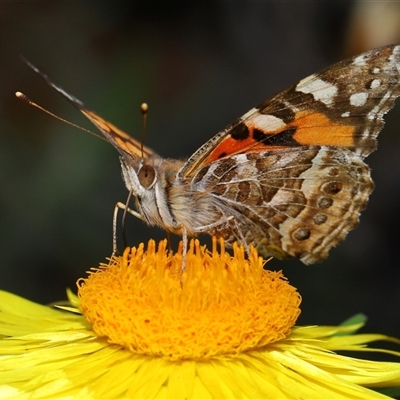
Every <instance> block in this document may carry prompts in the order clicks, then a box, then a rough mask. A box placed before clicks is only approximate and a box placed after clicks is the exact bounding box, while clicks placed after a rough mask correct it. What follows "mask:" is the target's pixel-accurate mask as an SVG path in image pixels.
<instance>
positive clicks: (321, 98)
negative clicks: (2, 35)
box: [28, 45, 400, 264]
mask: <svg viewBox="0 0 400 400" xmlns="http://www.w3.org/2000/svg"><path fill="white" fill-rule="evenodd" d="M28 65H29V66H30V67H31V68H32V69H33V70H34V71H36V72H37V73H38V74H40V75H41V76H42V77H43V78H44V79H45V80H46V82H47V83H48V84H49V85H50V86H52V87H53V88H54V89H55V90H56V91H57V92H59V93H60V94H61V95H63V96H64V97H65V98H66V99H67V100H68V101H69V102H70V103H72V104H73V105H74V106H75V107H76V108H78V109H79V110H80V111H81V112H82V114H83V115H85V116H86V117H87V118H88V119H89V120H90V121H91V122H92V123H93V124H94V125H95V126H96V127H97V128H98V129H99V131H100V132H101V133H102V135H104V137H105V139H106V140H107V141H108V142H110V143H111V144H112V145H113V146H114V147H115V148H116V149H117V150H118V152H119V154H120V162H121V167H122V176H123V180H124V182H125V185H126V188H127V189H128V191H129V193H130V194H131V195H132V196H133V197H134V198H135V208H136V209H135V210H134V209H131V208H128V206H127V205H126V206H125V205H124V204H122V203H118V205H119V207H120V208H125V209H126V210H127V211H128V212H129V213H131V214H132V215H134V216H136V217H138V218H139V219H141V220H142V221H144V222H145V223H147V224H149V225H158V226H160V227H162V228H164V229H165V230H167V231H168V232H172V233H175V234H178V235H182V237H183V244H184V247H185V246H187V240H188V236H196V235H198V234H200V233H207V234H210V235H215V236H217V237H223V238H224V239H225V242H226V243H227V244H228V245H229V244H232V243H233V242H235V241H238V242H240V243H241V244H243V245H244V246H245V247H246V248H248V246H249V245H254V246H255V247H256V248H257V249H258V251H259V253H260V254H261V255H263V256H264V257H268V256H274V257H277V258H279V259H285V258H298V259H300V260H301V261H302V262H303V263H305V264H312V263H316V262H320V261H322V260H324V259H325V258H326V257H327V256H328V253H329V251H330V249H331V248H332V247H334V246H336V245H337V244H338V243H340V242H341V241H342V240H343V239H344V238H345V236H346V235H347V233H348V232H349V231H350V230H351V229H353V228H354V227H355V226H356V225H357V224H358V222H359V215H360V212H361V211H362V210H363V209H364V208H365V207H366V204H367V201H368V197H369V195H370V193H371V191H372V190H373V187H374V184H373V182H372V179H371V176H370V169H369V167H368V165H367V164H365V163H364V161H363V160H364V158H365V157H366V156H368V155H369V154H370V153H371V152H372V151H374V150H375V149H376V146H377V140H376V138H377V135H378V133H379V132H380V131H381V129H382V127H383V124H384V121H383V115H384V114H385V113H386V112H387V111H389V110H390V109H391V108H392V107H393V106H394V100H395V99H396V97H398V96H399V95H400V82H399V79H400V45H391V46H385V47H381V48H378V49H375V50H371V51H368V52H366V53H364V54H361V55H359V56H356V57H353V58H350V59H347V60H344V61H341V62H339V63H337V64H335V65H333V66H331V67H329V68H327V69H325V70H323V71H321V72H319V73H315V74H313V75H310V76H309V77H307V78H305V79H302V80H301V81H299V82H298V83H296V84H295V85H293V86H291V87H289V88H288V89H286V90H284V91H282V92H280V93H278V94H277V95H275V96H273V97H271V98H269V99H268V100H266V101H264V102H263V103H261V104H260V105H258V106H257V107H255V108H253V109H251V110H250V111H249V112H247V113H246V114H244V115H243V116H242V117H240V118H239V119H237V120H236V121H234V122H233V123H231V124H230V125H229V126H227V127H226V128H225V129H223V130H221V131H220V132H218V133H217V134H216V135H215V136H214V137H212V138H211V139H210V140H208V141H207V142H206V143H205V144H204V145H203V146H201V147H200V148H199V149H198V150H197V151H195V152H194V154H192V155H191V156H190V157H189V158H188V159H187V160H186V161H181V160H173V159H165V158H162V157H160V156H159V155H157V154H156V153H155V152H154V151H153V150H151V149H149V148H147V147H145V146H142V145H141V143H140V142H139V141H137V140H135V139H134V138H132V137H131V136H129V135H128V134H126V133H125V132H123V131H122V130H120V129H119V128H117V127H116V126H114V125H113V124H111V123H110V122H108V121H106V120H104V119H103V118H102V117H100V116H99V115H97V114H96V113H94V112H93V111H91V110H89V109H88V108H86V107H85V105H84V104H83V103H82V102H81V101H80V100H78V99H76V98H75V97H73V96H71V95H70V94H68V93H67V92H65V91H64V90H63V89H62V88H61V87H59V86H57V85H55V84H54V83H53V82H52V81H51V80H50V79H49V78H48V76H47V75H45V74H43V73H42V72H41V71H39V70H38V69H37V68H36V67H35V66H34V65H32V64H30V63H29V62H28ZM115 218H116V217H114V226H115V225H116V223H115Z"/></svg>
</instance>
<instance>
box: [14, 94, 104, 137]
mask: <svg viewBox="0 0 400 400" xmlns="http://www.w3.org/2000/svg"><path fill="white" fill-rule="evenodd" d="M15 96H16V97H17V98H18V99H20V100H22V101H23V102H24V103H26V104H28V105H30V106H33V107H35V108H37V109H39V110H40V111H43V112H44V113H46V114H48V115H50V116H52V117H53V118H55V119H58V120H59V121H61V122H64V123H66V124H68V125H71V126H73V127H74V128H77V129H79V130H81V131H84V132H87V133H90V134H91V135H93V136H96V137H97V138H99V139H101V140H104V141H106V140H105V139H104V138H103V137H102V136H100V135H98V134H97V133H94V132H92V131H90V130H89V129H86V128H83V127H82V126H79V125H77V124H74V123H73V122H70V121H67V120H66V119H64V118H61V117H59V116H58V115H56V114H53V113H52V112H50V111H49V110H46V109H45V108H43V107H42V106H39V104H36V103H35V102H33V101H32V100H31V99H30V98H29V97H28V96H27V95H26V94H23V93H21V92H15Z"/></svg>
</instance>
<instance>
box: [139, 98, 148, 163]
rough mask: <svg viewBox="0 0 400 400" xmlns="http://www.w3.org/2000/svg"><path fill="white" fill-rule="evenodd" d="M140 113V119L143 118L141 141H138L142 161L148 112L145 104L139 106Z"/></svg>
mask: <svg viewBox="0 0 400 400" xmlns="http://www.w3.org/2000/svg"><path fill="white" fill-rule="evenodd" d="M140 111H141V112H142V118H143V126H142V140H141V141H140V151H141V153H142V159H143V158H144V156H143V146H144V139H145V137H146V125H147V112H148V111H149V106H148V105H147V103H142V104H141V105H140Z"/></svg>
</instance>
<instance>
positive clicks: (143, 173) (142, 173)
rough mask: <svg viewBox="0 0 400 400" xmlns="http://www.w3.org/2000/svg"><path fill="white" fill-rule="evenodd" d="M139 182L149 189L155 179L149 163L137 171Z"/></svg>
mask: <svg viewBox="0 0 400 400" xmlns="http://www.w3.org/2000/svg"><path fill="white" fill-rule="evenodd" d="M138 178H139V182H140V184H141V185H142V186H143V187H145V188H146V189H150V187H151V186H153V184H154V182H155V180H156V171H155V169H154V168H153V167H152V166H151V165H143V167H142V168H140V170H139V172H138Z"/></svg>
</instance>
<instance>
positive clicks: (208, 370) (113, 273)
mask: <svg viewBox="0 0 400 400" xmlns="http://www.w3.org/2000/svg"><path fill="white" fill-rule="evenodd" d="M221 247H222V248H221V250H220V251H219V252H218V251H217V250H216V242H215V241H214V245H213V249H212V251H211V252H208V251H207V250H206V249H205V248H204V247H200V245H199V243H198V241H194V242H191V244H190V249H189V251H188V254H187V259H186V270H185V272H184V273H183V274H182V273H181V265H182V253H181V251H178V252H177V253H175V254H172V253H170V252H168V251H166V243H165V242H161V243H160V244H159V246H158V249H157V250H156V246H155V243H154V242H153V241H150V242H149V245H148V247H147V249H146V250H144V246H143V245H140V246H139V247H138V248H132V249H126V250H125V253H124V255H123V256H122V257H116V258H114V259H112V260H111V261H110V263H109V265H101V266H100V267H98V268H94V269H92V270H91V272H90V273H89V276H88V277H87V278H85V279H82V280H80V281H79V282H78V286H79V291H78V295H79V299H78V297H76V296H74V295H72V294H71V293H69V298H70V301H71V303H72V304H73V306H71V307H63V308H64V309H66V310H68V312H66V311H63V310H58V309H53V308H50V307H47V306H42V305H38V304H35V303H32V302H30V301H28V300H25V299H22V298H20V297H18V296H15V295H13V294H10V293H7V292H0V399H153V398H154V399H235V398H237V399H239V398H240V399H266V398H268V399H313V398H314V399H315V398H319V399H320V398H325V399H326V398H341V399H367V398H368V399H387V398H388V397H387V396H384V395H383V394H380V393H378V392H375V391H373V390H371V389H369V388H367V387H389V386H399V385H400V363H396V362H377V361H369V360H365V359H364V360H363V359H358V358H351V357H346V356H343V355H338V354H336V353H335V351H342V350H351V351H364V352H365V351H381V352H388V353H391V354H393V355H395V356H400V353H399V352H394V351H388V350H380V349H375V350H374V349H371V348H368V347H366V346H367V344H368V343H370V342H373V341H377V340H386V341H392V342H396V343H397V344H400V341H399V340H397V339H393V338H389V337H387V336H384V335H378V334H369V335H367V334H356V333H355V331H356V330H357V329H359V328H360V327H361V325H362V324H352V325H349V326H336V327H334V326H319V327H318V326H309V327H294V324H295V322H296V318H297V317H298V315H299V313H300V310H299V305H300V301H301V300H300V296H299V294H298V293H297V291H296V289H295V288H293V287H292V286H290V285H289V283H288V282H287V281H286V280H285V278H284V277H283V276H282V274H281V273H280V272H271V271H267V270H264V269H263V261H262V260H261V258H259V257H258V255H257V253H256V252H255V250H251V255H250V257H249V260H246V257H245V255H244V251H243V249H242V248H239V247H237V246H236V247H234V255H233V256H230V255H229V254H228V253H226V252H225V250H224V248H223V243H221ZM71 311H72V312H71ZM81 313H82V314H81Z"/></svg>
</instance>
